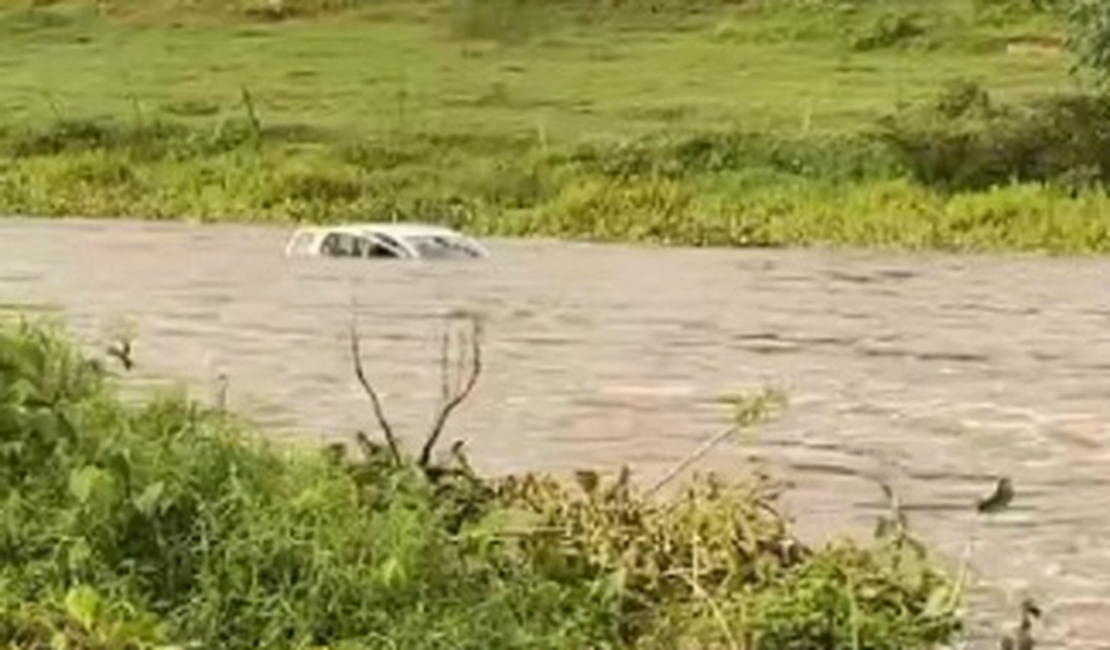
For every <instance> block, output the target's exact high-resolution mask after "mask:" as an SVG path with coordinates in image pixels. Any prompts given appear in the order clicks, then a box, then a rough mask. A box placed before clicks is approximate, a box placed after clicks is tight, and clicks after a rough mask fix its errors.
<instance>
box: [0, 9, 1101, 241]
mask: <svg viewBox="0 0 1110 650" xmlns="http://www.w3.org/2000/svg"><path fill="white" fill-rule="evenodd" d="M0 7H2V8H3V9H0V72H2V74H0V109H2V110H3V115H4V118H3V120H2V122H0V210H2V211H5V212H9V213H12V212H15V213H24V214H41V215H51V216H64V215H70V214H80V215H84V216H104V217H110V216H119V215H127V216H142V217H151V218H193V219H202V220H230V219H237V220H252V221H287V220H298V221H303V220H310V221H328V220H342V219H351V218H400V219H420V220H427V221H443V222H448V223H451V224H452V225H456V226H458V227H462V228H467V229H470V230H472V231H474V232H477V233H479V234H501V235H529V234H544V235H554V236H566V237H585V238H593V239H623V240H636V241H646V242H661V243H678V244H691V245H805V244H815V243H820V244H845V245H869V246H877V245H881V246H886V245H893V246H902V247H928V248H948V249H955V250H963V249H984V248H986V249H1013V248H1018V249H1022V250H1041V251H1050V252H1092V251H1094V252H1101V251H1103V250H1110V222H1108V221H1107V218H1106V213H1107V208H1108V207H1110V200H1108V199H1107V198H1106V195H1105V192H1103V191H1102V190H1101V189H1099V188H1098V187H1091V186H1089V185H1086V186H1083V187H1082V188H1079V189H1078V190H1076V189H1075V188H1074V187H1071V189H1069V187H1070V186H1069V187H1063V188H1061V187H1060V186H1059V184H1058V183H1056V180H1057V177H1058V176H1060V175H1061V173H1062V172H1060V169H1057V168H1058V167H1060V165H1061V164H1063V163H1061V162H1060V161H1062V160H1065V159H1070V158H1068V156H1071V157H1072V158H1074V157H1075V156H1074V155H1072V154H1073V153H1074V152H1071V151H1070V150H1069V151H1066V152H1065V154H1066V155H1056V154H1055V153H1053V152H1055V150H1052V152H1050V153H1053V155H1049V156H1047V157H1048V158H1051V159H1052V160H1055V161H1056V163H1054V164H1056V165H1057V168H1054V171H1053V172H1052V173H1051V174H1048V173H1045V172H1043V170H1034V171H1033V172H1029V173H1025V174H1024V175H1022V174H1018V175H1017V176H1020V178H1016V180H1017V181H1019V182H1020V183H1021V184H1022V185H1021V186H1013V185H1012V184H1011V183H1008V182H1002V183H1001V184H1000V185H999V184H998V182H994V183H993V185H994V187H993V189H992V188H991V187H990V186H989V185H988V184H987V183H986V182H985V181H984V182H979V183H978V185H976V186H974V187H972V186H966V187H956V188H945V187H938V186H937V184H936V183H932V182H930V181H928V178H926V180H925V181H922V177H928V175H927V174H925V175H924V176H923V174H922V173H918V174H917V176H918V177H915V176H914V174H913V173H911V172H912V171H913V170H914V169H916V167H919V166H920V165H917V163H918V162H919V161H917V160H916V159H915V157H918V156H920V154H919V153H918V152H917V151H918V149H921V146H920V145H921V143H926V144H929V143H931V142H932V141H934V140H935V139H936V138H933V137H932V136H931V135H930V134H929V133H926V134H925V135H924V136H921V135H918V136H915V137H917V138H918V141H917V144H916V145H914V147H903V150H902V152H901V153H900V154H898V155H892V154H891V148H890V147H889V146H886V145H883V146H882V147H876V146H874V143H873V142H871V140H868V138H869V137H871V136H870V134H872V133H873V132H874V131H875V129H876V125H877V123H878V120H880V118H882V117H883V116H884V115H901V114H903V113H904V112H905V111H906V110H909V108H910V107H914V106H920V105H922V104H923V103H928V102H935V98H936V97H937V96H938V93H942V92H944V91H945V88H951V87H952V85H953V84H954V83H963V84H965V85H966V84H969V83H970V84H973V85H977V87H979V88H981V89H983V90H985V91H987V92H988V93H989V95H990V98H991V101H992V102H993V103H994V104H997V105H1001V106H1020V105H1022V104H1023V103H1024V102H1027V101H1029V100H1032V99H1035V98H1039V97H1045V96H1053V95H1057V96H1059V95H1062V94H1066V93H1073V92H1075V91H1076V88H1077V87H1078V86H1077V84H1078V81H1077V79H1076V78H1074V77H1073V76H1072V75H1070V74H1069V67H1070V65H1071V63H1072V61H1071V58H1070V57H1069V55H1068V54H1067V53H1065V52H1062V51H1060V50H1059V49H1058V48H1055V47H1051V46H1050V47H1046V46H1044V44H1045V43H1052V42H1055V41H1059V39H1060V38H1061V35H1062V33H1063V32H1062V28H1061V26H1060V25H1059V24H1058V22H1059V21H1058V20H1056V19H1055V18H1054V17H1053V16H1052V15H1051V14H1050V13H1047V12H1044V11H1038V10H1034V9H1032V8H1028V7H1025V6H1024V4H1023V0H948V1H947V2H941V3H926V2H909V1H907V2H893V1H890V0H858V1H857V2H849V1H848V0H811V1H808V2H807V1H806V0H783V1H781V2H771V1H770V0H748V2H743V3H737V2H727V1H726V0H716V1H714V0H700V1H699V2H694V3H677V2H674V1H671V0H625V1H624V2H615V1H610V2H607V3H586V2H583V1H582V0H490V1H489V2H486V3H479V2H476V0H422V1H417V0H412V1H409V2H402V1H401V0H392V1H388V0H383V1H380V2H368V1H367V2H358V1H357V0H345V1H344V0H288V1H287V2H286V3H284V4H282V3H280V2H277V0H275V1H274V2H270V3H263V2H257V3H254V4H251V3H240V4H235V3H230V4H219V3H214V2H205V1H204V0H199V1H198V2H194V3H191V4H185V3H174V2H168V1H167V2H162V3H158V2H149V3H140V2H136V1H133V0H119V1H118V2H103V3H100V4H93V3H85V2H74V1H70V0H58V1H57V2H55V3H46V4H43V3H39V6H32V5H29V4H27V3H25V2H21V3H16V2H11V0H4V1H3V2H0ZM275 14H281V19H277V18H275ZM1030 43H1033V44H1038V45H1039V46H1036V47H1030V46H1029V44H1030ZM999 119H1001V118H999ZM1007 119H1008V118H1007ZM1041 122H1043V120H1041ZM1034 123H1040V122H1038V121H1036V120H1034V121H1027V122H1026V123H1025V127H1023V128H1029V126H1030V125H1031V124H1034ZM1003 126H1005V125H1003ZM946 128H948V127H946ZM1092 128H1093V127H1092ZM1002 130H1005V129H996V131H1002ZM1011 130H1012V129H1011ZM952 132H958V129H955V127H953V131H952ZM990 134H993V135H991V137H997V133H996V132H994V131H991V132H990ZM749 136H750V137H749ZM984 137H985V136H984ZM1088 139H1089V138H1085V137H1063V136H1060V137H1057V138H1055V139H1054V140H1053V143H1054V144H1051V145H1044V146H1045V147H1050V146H1054V147H1056V148H1057V149H1059V148H1061V147H1065V148H1066V147H1068V146H1071V147H1074V145H1067V144H1060V143H1061V142H1065V141H1067V142H1083V141H1085V140H1088ZM956 140H958V138H955V139H954V140H953V142H951V143H949V144H954V145H959V144H960V143H959V142H956ZM929 146H932V145H931V144H930V145H929ZM961 146H962V145H961ZM980 148H981V149H982V150H983V151H986V152H989V151H992V150H995V149H998V147H993V146H992V145H991V143H990V142H986V144H985V145H983V146H982V147H980ZM907 152H909V153H907ZM965 155H966V152H963V151H962V150H960V149H955V150H953V151H950V152H942V155H939V156H937V155H934V156H933V158H938V157H939V158H946V159H949V160H958V159H960V158H963V157H965ZM1084 155H1086V156H1087V158H1089V157H1090V156H1092V155H1096V154H1093V153H1090V152H1086V153H1085V154H1084ZM1025 157H1026V158H1028V156H1027V155H1026V156H1025ZM694 158H696V160H693V159H694ZM1084 160H1086V158H1084ZM722 161H723V162H722ZM942 162H943V161H942ZM929 164H930V165H933V166H936V165H937V164H938V163H937V162H936V161H935V160H933V161H931V162H930V163H929ZM1002 164H1003V165H1004V166H1005V165H1010V164H1011V162H1010V161H1002ZM1014 164H1016V163H1014ZM982 166H983V167H984V169H987V168H989V169H987V171H988V172H989V175H990V176H991V178H993V179H994V181H1000V180H1004V179H1005V178H1006V174H1005V173H1003V172H1005V171H1006V169H1001V170H1000V169H999V164H998V161H992V162H990V163H989V164H988V163H983V165H982ZM1071 166H1072V167H1082V165H1079V164H1078V163H1076V164H1074V165H1071ZM1065 167H1066V165H1065ZM1095 167H1096V168H1097V170H1099V171H1100V172H1101V171H1107V170H1110V164H1106V165H1103V164H1102V163H1101V159H1100V161H1099V163H1098V164H1097V165H1095ZM1067 169H1068V170H1070V167H1068V168H1067ZM1084 169H1085V168H1084ZM980 171H982V170H980ZM1065 171H1067V170H1065ZM984 173H985V172H984ZM1107 173H1110V171H1108V172H1107ZM964 175H965V176H966V174H964ZM1065 175H1066V174H1065ZM979 176H983V174H979ZM1011 176H1013V174H1011ZM952 189H955V193H953V192H952V191H949V190H952ZM1077 192H1078V198H1076V194H1077ZM849 211H851V212H849ZM999 212H1002V213H1004V214H1003V216H1002V217H1001V218H1000V217H999V216H998V214H997V213H999Z"/></svg>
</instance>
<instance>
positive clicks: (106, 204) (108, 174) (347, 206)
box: [0, 82, 1110, 253]
mask: <svg viewBox="0 0 1110 650" xmlns="http://www.w3.org/2000/svg"><path fill="white" fill-rule="evenodd" d="M1108 106H1110V104H1107V100H1106V99H1104V98H1102V97H1099V96H1083V95H1069V96H1052V97H1046V98H1042V99H1037V100H1034V101H1031V102H1028V103H1022V104H1013V103H1003V102H998V101H996V100H994V99H993V98H992V97H991V96H990V95H989V94H988V93H986V92H985V91H984V90H983V89H982V88H981V87H979V86H978V85H976V84H973V83H970V82H960V83H953V84H951V85H949V86H947V87H945V88H944V89H943V90H942V91H941V92H940V93H938V95H937V96H936V97H935V98H933V99H931V100H929V101H927V102H923V103H921V104H918V105H914V106H910V107H906V108H903V109H901V110H899V111H897V112H893V113H891V114H890V116H888V117H886V118H883V119H882V120H880V121H879V122H877V123H876V124H875V125H874V126H873V127H870V128H869V129H867V130H864V131H861V132H857V133H854V134H853V133H842V134H826V133H812V134H805V133H802V134H796V135H785V134H773V133H760V132H754V131H741V130H704V131H700V132H699V131H690V130H683V131H679V130H672V131H671V132H662V133H656V134H653V135H648V136H644V137H641V138H638V139H623V140H592V141H583V142H580V143H578V144H569V145H568V144H563V145H555V146H549V145H548V144H547V143H546V142H543V141H542V140H538V139H537V138H535V137H531V136H527V135H509V134H507V135H489V134H486V135H481V134H465V135H464V134H459V135H450V134H443V133H439V134H435V133H421V132H414V133H412V134H393V135H389V136H384V137H376V138H364V139H360V140H350V139H346V138H343V137H342V136H340V135H332V134H328V133H326V132H319V131H315V132H314V131H313V130H311V129H305V128H290V127H282V126H280V125H268V124H263V123H261V122H259V121H258V120H257V119H254V120H251V119H247V118H245V117H244V118H235V119H231V120H228V121H224V122H221V123H218V124H215V125H213V126H211V127H199V126H195V125H194V126H186V125H185V124H184V123H175V122H167V121H164V120H156V119H150V120H145V121H143V122H141V123H137V122H132V121H127V122H112V121H88V120H59V121H57V122H54V123H52V124H45V125H43V126H39V127H27V128H14V127H13V128H11V129H8V130H7V131H6V132H4V133H3V134H0V160H3V161H4V162H3V165H2V167H0V211H4V212H12V213H22V214H44V215H57V216H65V215H70V214H79V215H86V216H104V217H110V216H136V217H148V218H149V217H154V218H183V217H184V218H193V219H201V220H225V219H242V220H253V221H275V222H300V221H312V222H335V221H343V220H353V219H355V220H363V219H400V220H419V221H432V222H440V223H445V224H448V225H451V226H454V227H457V228H461V229H464V230H468V231H471V232H474V233H476V234H483V235H514V236H515V235H546V236H558V237H570V238H587V239H595V240H625V241H629V240H630V241H640V242H651V243H664V244H685V245H696V246H781V245H811V244H833V245H851V246H892V247H902V248H934V249H945V250H1024V251H1042V252H1051V253H1078V252H1105V251H1107V250H1110V217H1108V216H1107V213H1108V210H1110V197H1108V196H1107V194H1106V191H1105V189H1104V188H1105V187H1106V184H1107V183H1108V182H1110V158H1107V155H1106V151H1107V150H1110V149H1108V147H1107V144H1108V143H1110V139H1108V138H1110V136H1108V135H1107V134H1108V133H1110V108H1108Z"/></svg>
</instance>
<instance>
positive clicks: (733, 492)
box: [0, 321, 1005, 649]
mask: <svg viewBox="0 0 1110 650" xmlns="http://www.w3.org/2000/svg"><path fill="white" fill-rule="evenodd" d="M470 340H471V341H474V340H476V339H470ZM467 349H469V350H471V351H472V352H471V356H470V357H469V358H470V359H476V358H479V359H480V356H476V353H478V352H480V347H470V348H467ZM462 352H465V350H463V351H462ZM356 354H357V350H356ZM118 356H119V357H122V358H125V359H130V357H128V356H127V355H126V354H120V355H118ZM117 361H119V359H116V358H113V357H105V358H103V359H94V358H91V357H88V356H86V355H84V354H82V353H80V352H78V351H77V350H76V349H75V348H73V347H71V345H70V343H69V342H68V340H67V339H66V338H65V336H64V332H62V331H59V330H55V329H51V328H44V327H42V326H41V325H31V326H19V325H15V324H12V323H11V322H10V321H9V322H7V323H6V324H5V325H4V329H3V331H2V332H0V385H2V386H3V387H4V390H3V392H2V393H0V399H2V400H3V402H2V408H0V432H3V437H2V438H0V440H2V442H3V444H4V453H3V454H2V455H0V478H2V479H3V480H2V481H0V496H2V497H3V498H2V499H0V503H2V504H3V505H2V506H0V508H2V511H3V521H5V522H6V525H5V526H4V528H3V530H2V531H0V547H2V548H3V550H4V553H5V558H7V560H6V562H5V563H4V564H3V565H2V566H0V584H3V586H4V589H3V590H2V591H0V640H3V641H4V642H5V643H15V644H16V646H17V647H28V646H29V645H34V644H36V643H45V642H46V641H47V640H49V639H53V638H55V637H56V636H57V635H61V636H63V637H65V638H67V639H68V640H69V641H70V642H75V643H80V644H82V647H121V646H122V645H123V644H125V643H128V642H131V643H134V644H136V645H135V646H134V647H159V646H158V644H165V643H170V642H175V643H178V644H182V643H187V642H198V643H200V645H202V646H204V647H211V646H219V647H226V648H253V647H259V646H265V647H273V648H283V647H305V645H308V646H311V647H415V646H418V645H419V646H421V647H423V646H426V645H427V644H428V643H429V642H430V640H431V639H436V642H438V643H440V644H444V645H448V646H450V647H459V648H565V647H597V646H599V645H604V646H605V647H614V648H663V647H718V646H720V645H721V644H724V647H753V646H752V644H753V643H754V642H756V640H758V643H759V646H760V647H814V646H815V645H821V646H822V647H826V646H827V647H835V648H849V647H873V648H892V649H893V648H928V647H936V646H937V645H938V644H941V643H946V642H950V641H951V640H952V639H953V638H954V635H956V634H957V633H958V628H959V620H960V619H959V615H958V612H959V606H960V605H961V593H960V584H959V580H957V578H956V576H954V575H953V574H952V572H951V571H949V570H945V569H942V568H941V566H940V562H939V558H936V557H933V556H932V555H931V554H930V553H928V551H927V549H925V548H924V547H923V546H922V545H921V544H920V542H917V541H916V540H915V538H914V537H913V536H912V531H910V530H907V529H905V528H904V527H903V526H902V525H901V523H900V521H899V512H900V511H899V510H898V509H897V508H893V507H892V508H893V509H892V513H891V517H890V518H884V519H883V522H882V525H880V527H879V529H878V530H877V531H876V536H875V538H874V539H871V540H866V541H858V540H851V539H842V540H837V541H834V542H831V543H828V544H825V545H821V546H811V547H807V546H806V545H805V544H803V543H802V542H800V541H799V540H798V539H797V538H795V537H794V536H793V535H792V533H791V523H792V522H791V521H790V520H789V519H787V518H785V517H783V516H782V515H781V514H779V512H778V510H777V506H776V495H777V494H778V492H779V491H780V490H781V488H780V486H778V484H777V483H776V482H775V481H774V480H773V478H771V477H767V476H765V475H762V474H761V473H760V472H759V471H758V468H753V470H752V473H751V474H750V475H749V476H748V477H747V478H745V479H743V480H741V482H739V483H727V484H726V483H721V482H720V481H718V480H712V479H711V480H704V479H702V480H695V481H694V482H693V483H688V487H687V488H686V489H684V490H680V491H679V492H678V493H677V495H676V496H674V497H672V498H670V499H664V498H660V497H653V496H652V495H651V494H650V493H649V492H650V490H646V489H644V488H643V487H639V486H637V484H636V483H635V482H631V481H627V480H626V479H627V477H625V479H621V478H620V477H614V478H609V477H603V476H598V475H596V474H594V473H592V472H589V471H581V472H578V473H577V475H576V476H577V481H576V483H575V482H571V483H565V482H562V481H559V480H556V479H554V478H551V477H544V476H536V475H526V476H517V477H502V478H497V479H492V478H488V477H482V476H478V475H476V474H475V473H474V472H473V471H472V470H471V469H470V468H469V465H468V464H467V463H466V462H465V456H464V455H463V454H462V453H461V451H460V449H459V448H457V447H456V448H453V449H452V450H451V451H450V453H446V452H444V453H439V452H437V450H436V444H435V442H436V441H435V439H434V436H429V438H428V440H427V441H426V442H425V444H424V445H423V446H422V447H421V448H414V449H406V448H404V447H403V446H401V445H400V444H398V445H397V446H394V445H393V444H392V443H391V442H390V441H391V438H390V435H389V433H388V429H387V428H385V427H383V429H382V431H381V432H380V433H378V432H375V433H374V434H373V435H371V436H367V437H364V438H360V439H359V441H358V444H356V445H352V448H351V449H348V450H346V451H344V449H342V448H340V447H331V448H328V449H326V450H322V451H323V452H324V453H320V452H318V451H314V450H312V449H302V448H291V447H280V446H276V445H274V444H266V443H264V442H263V441H262V440H261V439H260V438H259V437H258V436H257V434H256V433H255V432H254V431H252V430H251V428H250V427H249V426H248V425H246V424H244V423H243V422H242V421H240V420H238V419H237V418H236V417H235V416H234V415H233V414H231V413H228V412H227V411H226V410H224V409H223V408H221V407H219V405H217V406H215V407H213V406H209V405H205V404H201V403H198V402H195V401H193V400H190V399H188V398H186V397H183V396H182V395H180V394H160V395H154V396H152V397H151V398H150V399H149V400H147V401H145V402H144V403H135V402H131V403H129V404H127V405H125V404H124V403H122V402H121V401H120V400H119V399H118V397H117V396H116V392H115V391H116V387H117V385H118V380H117V379H114V378H113V377H112V375H115V374H119V373H124V372H126V371H125V365H123V364H120V363H117ZM464 361H465V359H464ZM461 367H462V370H461V371H462V372H463V373H464V377H462V379H463V381H461V382H460V383H459V384H458V385H459V387H460V391H461V392H457V393H454V394H455V395H458V396H460V399H462V400H463V401H465V396H466V395H465V390H466V389H465V388H464V387H465V386H468V385H473V383H471V382H470V381H468V380H469V379H471V378H473V379H474V380H475V381H476V380H477V378H478V376H479V371H480V364H476V363H469V364H467V363H463V364H462V365H461ZM468 369H469V370H468ZM366 388H367V395H368V396H371V393H372V392H373V386H372V384H369V383H368V384H366ZM459 403H463V402H459ZM777 404H778V402H777V401H776V400H775V399H774V396H773V394H768V395H762V396H760V395H756V396H753V397H750V398H747V399H745V400H742V401H741V402H739V403H738V406H737V422H738V427H740V428H741V429H745V428H747V427H750V426H758V424H759V423H760V422H761V421H762V420H763V419H764V418H765V417H766V416H767V415H768V414H770V413H772V412H773V409H774V407H775V406H776V405H777ZM447 415H448V416H449V415H450V413H447ZM383 420H384V421H385V422H387V423H388V417H386V418H383ZM433 431H435V429H434V428H433ZM425 452H427V453H425ZM677 480H682V479H681V478H679V479H677ZM1000 505H1005V504H1000ZM683 642H685V643H688V644H692V645H680V644H681V643H683ZM20 644H22V645H20Z"/></svg>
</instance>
